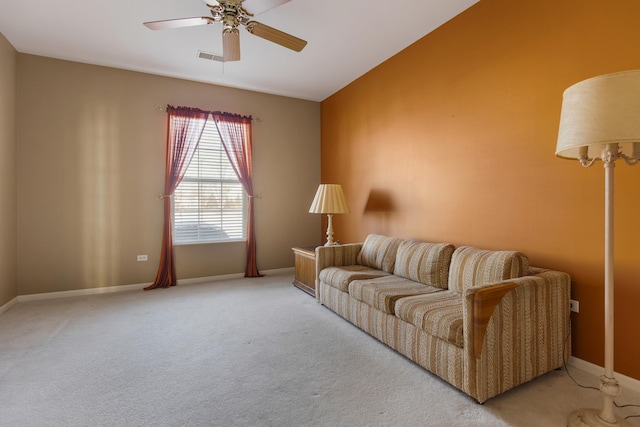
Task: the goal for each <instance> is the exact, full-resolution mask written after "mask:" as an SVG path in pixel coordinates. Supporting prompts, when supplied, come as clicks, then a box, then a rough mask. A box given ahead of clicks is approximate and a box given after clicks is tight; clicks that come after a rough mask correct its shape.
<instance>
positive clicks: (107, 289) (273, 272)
mask: <svg viewBox="0 0 640 427" xmlns="http://www.w3.org/2000/svg"><path fill="white" fill-rule="evenodd" d="M293 271H294V268H293V267H288V268H279V269H273V270H266V271H265V272H263V274H264V275H266V276H275V275H280V274H291V273H293ZM243 277H244V273H234V274H224V275H220V276H208V277H194V278H191V279H178V285H193V284H201V283H210V282H215V281H220V280H230V279H241V278H243ZM150 284H151V282H149V283H138V284H133V285H118V286H105V287H101V288H88V289H76V290H72V291H58V292H46V293H40V294H30V295H18V296H17V297H16V298H14V299H13V300H11V301H9V302H8V303H7V304H5V305H3V306H2V307H0V314H2V313H4V312H5V311H7V310H9V309H10V308H11V307H13V306H14V305H15V304H17V303H20V302H26V301H39V300H47V299H53V298H66V297H75V296H82V295H98V294H107V293H111V292H124V291H132V290H141V289H144V288H146V287H147V286H149V285H150Z"/></svg>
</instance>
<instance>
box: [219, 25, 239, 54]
mask: <svg viewBox="0 0 640 427" xmlns="http://www.w3.org/2000/svg"><path fill="white" fill-rule="evenodd" d="M222 57H223V58H224V62H229V61H239V60H240V32H239V31H238V29H237V28H225V29H224V31H222Z"/></svg>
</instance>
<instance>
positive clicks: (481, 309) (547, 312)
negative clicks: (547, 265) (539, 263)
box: [463, 268, 570, 358]
mask: <svg viewBox="0 0 640 427" xmlns="http://www.w3.org/2000/svg"><path fill="white" fill-rule="evenodd" d="M532 271H534V272H536V273H537V274H534V275H530V276H523V277H519V278H517V279H509V280H505V281H502V282H498V283H492V284H487V285H482V286H477V287H473V288H469V289H466V290H465V292H464V298H463V299H464V304H465V308H464V311H465V313H466V314H468V316H467V317H468V318H467V319H466V320H465V327H467V328H468V329H469V332H470V333H471V334H470V335H471V336H470V337H471V338H472V340H471V342H470V344H472V345H473V347H472V348H473V352H474V356H475V357H476V358H479V357H481V354H482V348H483V343H484V338H485V335H486V330H487V327H488V326H489V321H490V320H491V318H492V317H493V315H494V313H495V311H496V309H497V308H499V307H500V306H501V305H502V306H503V307H502V308H504V304H505V303H506V302H507V301H505V300H504V298H505V296H507V294H509V293H510V292H511V291H514V292H513V295H510V298H512V299H513V301H512V302H513V303H515V304H514V307H513V308H516V309H517V310H516V311H513V312H512V315H513V316H512V319H511V320H513V321H515V322H516V327H517V328H518V329H515V330H516V331H517V332H518V333H521V334H524V333H526V331H532V330H533V327H534V326H532V325H525V324H524V323H525V322H528V321H531V320H533V317H532V316H535V315H538V319H539V320H541V321H546V322H551V321H554V320H555V321H556V323H557V321H558V320H562V321H565V320H566V321H567V322H568V318H569V298H570V277H569V275H568V274H566V273H562V272H559V271H552V270H543V269H537V268H533V269H532ZM551 302H553V304H550V303H551ZM503 314H504V313H503ZM520 326H523V330H520V328H519V327H520ZM525 326H526V327H525Z"/></svg>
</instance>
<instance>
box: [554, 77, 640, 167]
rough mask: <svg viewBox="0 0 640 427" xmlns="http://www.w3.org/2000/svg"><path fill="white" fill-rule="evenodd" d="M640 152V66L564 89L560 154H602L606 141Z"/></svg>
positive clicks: (623, 150) (632, 153)
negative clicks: (639, 68)
mask: <svg viewBox="0 0 640 427" xmlns="http://www.w3.org/2000/svg"><path fill="white" fill-rule="evenodd" d="M613 143H617V144H619V148H620V152H621V153H622V154H625V155H627V156H629V157H638V155H639V154H640V70H632V71H623V72H619V73H613V74H606V75H603V76H598V77H593V78H590V79H587V80H583V81H581V82H579V83H576V84H574V85H573V86H571V87H569V88H568V89H567V90H565V91H564V95H563V101H562V112H561V115H560V129H559V131H558V143H557V146H556V156H558V157H563V158H568V159H580V158H581V156H582V157H586V158H589V159H593V158H597V157H600V155H601V152H602V149H603V144H613Z"/></svg>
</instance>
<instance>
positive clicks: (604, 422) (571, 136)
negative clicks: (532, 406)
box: [556, 70, 640, 427]
mask: <svg viewBox="0 0 640 427" xmlns="http://www.w3.org/2000/svg"><path fill="white" fill-rule="evenodd" d="M556 156H558V157H562V158H567V159H577V160H579V161H580V164H581V165H582V166H584V167H590V166H592V165H593V164H594V162H595V161H596V160H602V163H603V165H604V170H605V221H604V222H605V224H604V235H605V238H604V246H605V247H604V276H605V277H604V306H605V307H604V347H605V348H604V374H603V375H602V376H601V377H600V391H601V392H602V395H603V400H604V403H603V406H602V409H601V410H599V411H598V410H595V409H580V410H577V411H575V412H574V413H572V414H571V416H570V417H569V421H568V425H569V426H570V427H575V426H628V425H630V424H628V423H627V422H626V420H624V419H622V418H619V417H616V416H615V414H614V402H613V399H614V398H615V397H616V396H618V395H619V394H620V386H619V385H618V381H617V380H616V379H615V377H614V369H613V360H614V357H613V353H614V342H613V337H614V323H613V320H614V316H613V315H614V303H613V298H614V281H613V271H614V263H613V248H614V245H613V237H614V236H613V230H614V225H613V222H614V216H613V189H614V185H613V178H614V175H613V171H614V167H615V162H616V161H617V160H624V162H625V163H626V164H628V165H630V166H633V165H636V164H637V163H638V161H640V70H634V71H623V72H620V73H614V74H607V75H604V76H598V77H593V78H591V79H587V80H584V81H582V82H579V83H576V84H575V85H573V86H571V87H569V88H568V89H567V90H565V92H564V96H563V100H562V112H561V114H560V128H559V130H558V143H557V146H556Z"/></svg>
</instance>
